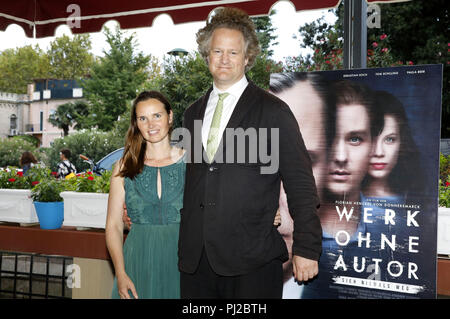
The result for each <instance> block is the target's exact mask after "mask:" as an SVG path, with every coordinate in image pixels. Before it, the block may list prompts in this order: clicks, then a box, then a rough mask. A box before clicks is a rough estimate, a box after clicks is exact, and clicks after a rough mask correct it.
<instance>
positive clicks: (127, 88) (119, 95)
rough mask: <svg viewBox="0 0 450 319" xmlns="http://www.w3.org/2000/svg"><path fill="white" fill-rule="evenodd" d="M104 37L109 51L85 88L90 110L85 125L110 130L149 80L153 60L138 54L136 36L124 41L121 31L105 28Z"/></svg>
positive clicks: (101, 59)
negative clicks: (150, 64) (149, 70)
mask: <svg viewBox="0 0 450 319" xmlns="http://www.w3.org/2000/svg"><path fill="white" fill-rule="evenodd" d="M104 34H105V36H106V41H107V43H108V44H109V47H110V48H109V50H108V51H103V52H104V57H100V58H99V61H98V62H95V63H94V64H93V66H92V71H91V77H90V78H89V79H87V80H86V81H83V82H82V86H83V88H84V94H85V97H86V99H87V100H88V102H89V106H90V108H91V109H90V114H89V116H88V117H87V118H86V120H85V125H86V126H87V127H95V126H97V127H98V128H99V129H101V130H110V129H112V127H113V126H114V122H115V121H117V119H118V117H119V116H120V115H122V114H123V113H124V112H125V111H126V105H127V101H129V100H132V99H134V98H135V97H136V95H137V92H139V91H141V90H142V87H143V85H144V82H145V81H146V80H147V79H148V78H149V72H148V65H149V62H150V60H151V56H149V55H144V54H143V53H142V52H139V53H136V46H137V43H136V42H135V39H134V34H133V35H131V36H130V37H124V35H123V33H122V32H121V31H120V29H119V28H116V30H115V32H114V33H112V32H111V31H110V30H109V29H108V28H105V29H104Z"/></svg>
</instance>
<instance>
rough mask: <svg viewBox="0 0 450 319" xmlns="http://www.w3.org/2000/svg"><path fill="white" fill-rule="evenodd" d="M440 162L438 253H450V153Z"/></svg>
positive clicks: (441, 158) (441, 155)
mask: <svg viewBox="0 0 450 319" xmlns="http://www.w3.org/2000/svg"><path fill="white" fill-rule="evenodd" d="M439 164H440V165H439V178H440V179H439V209H438V254H443V255H450V155H449V156H444V155H443V154H442V153H441V154H440V161H439Z"/></svg>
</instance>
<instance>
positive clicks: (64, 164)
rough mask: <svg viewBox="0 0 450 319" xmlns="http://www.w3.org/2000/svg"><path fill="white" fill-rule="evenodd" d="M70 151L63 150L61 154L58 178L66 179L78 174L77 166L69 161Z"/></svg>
mask: <svg viewBox="0 0 450 319" xmlns="http://www.w3.org/2000/svg"><path fill="white" fill-rule="evenodd" d="M70 154H71V153H70V150H69V149H67V148H63V149H62V150H61V151H60V152H59V158H60V160H61V162H59V164H58V171H57V177H58V178H65V177H66V176H67V175H69V174H70V173H74V174H76V173H77V170H76V168H75V166H74V165H73V164H72V163H71V162H70V161H69V158H70Z"/></svg>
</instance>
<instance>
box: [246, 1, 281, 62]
mask: <svg viewBox="0 0 450 319" xmlns="http://www.w3.org/2000/svg"><path fill="white" fill-rule="evenodd" d="M275 13H276V10H272V11H270V14H269V15H268V16H264V17H257V18H252V21H253V23H254V24H255V29H256V35H257V37H258V41H259V44H260V46H261V51H262V54H265V55H267V57H269V58H270V57H271V56H272V55H273V50H272V49H270V48H271V47H273V46H275V45H277V44H278V42H274V41H275V40H276V38H277V36H276V35H274V31H275V28H274V27H273V25H272V21H271V20H270V16H272V15H274V14H275Z"/></svg>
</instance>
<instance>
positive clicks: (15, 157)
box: [0, 137, 39, 167]
mask: <svg viewBox="0 0 450 319" xmlns="http://www.w3.org/2000/svg"><path fill="white" fill-rule="evenodd" d="M35 148H36V146H35V145H34V144H32V143H30V142H28V141H27V140H25V139H23V138H19V137H12V138H0V167H6V166H17V167H18V166H19V160H20V156H21V155H22V153H23V152H25V151H30V152H33V153H35V154H34V155H35V156H36V157H38V156H37V154H36V152H34V150H35ZM38 158H39V157H38Z"/></svg>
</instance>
